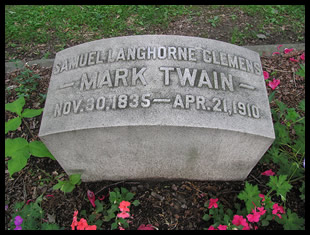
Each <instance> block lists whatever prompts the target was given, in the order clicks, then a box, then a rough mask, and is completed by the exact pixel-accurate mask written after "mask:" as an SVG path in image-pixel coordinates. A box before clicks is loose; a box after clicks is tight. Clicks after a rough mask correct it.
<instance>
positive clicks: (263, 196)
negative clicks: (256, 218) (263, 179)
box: [258, 171, 266, 202]
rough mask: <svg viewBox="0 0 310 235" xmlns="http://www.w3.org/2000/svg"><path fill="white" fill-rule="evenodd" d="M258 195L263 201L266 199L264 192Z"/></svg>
mask: <svg viewBox="0 0 310 235" xmlns="http://www.w3.org/2000/svg"><path fill="white" fill-rule="evenodd" d="M265 172H266V171H265ZM258 196H259V197H260V198H262V202H264V201H265V195H264V194H258Z"/></svg>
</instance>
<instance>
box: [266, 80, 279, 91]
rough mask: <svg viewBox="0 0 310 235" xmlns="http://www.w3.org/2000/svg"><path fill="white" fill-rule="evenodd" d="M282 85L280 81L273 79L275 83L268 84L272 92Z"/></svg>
mask: <svg viewBox="0 0 310 235" xmlns="http://www.w3.org/2000/svg"><path fill="white" fill-rule="evenodd" d="M279 84H280V80H279V79H275V78H274V79H273V81H272V82H271V81H270V82H269V83H268V86H269V87H271V89H272V90H274V89H276V87H277V86H278V85H279Z"/></svg>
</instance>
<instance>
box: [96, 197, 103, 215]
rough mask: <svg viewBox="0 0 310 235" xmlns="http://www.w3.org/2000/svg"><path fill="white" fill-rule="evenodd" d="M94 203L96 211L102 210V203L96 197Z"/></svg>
mask: <svg viewBox="0 0 310 235" xmlns="http://www.w3.org/2000/svg"><path fill="white" fill-rule="evenodd" d="M95 205H96V213H101V212H102V211H103V205H102V203H101V202H100V201H99V200H98V199H97V200H95Z"/></svg>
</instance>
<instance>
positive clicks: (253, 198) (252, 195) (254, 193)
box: [238, 181, 261, 213]
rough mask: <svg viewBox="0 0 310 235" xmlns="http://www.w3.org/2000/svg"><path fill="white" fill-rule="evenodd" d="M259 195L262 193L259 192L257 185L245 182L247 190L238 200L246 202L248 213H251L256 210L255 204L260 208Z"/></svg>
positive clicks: (240, 194)
mask: <svg viewBox="0 0 310 235" xmlns="http://www.w3.org/2000/svg"><path fill="white" fill-rule="evenodd" d="M259 194H260V191H259V190H258V186H257V185H254V186H253V185H251V184H250V183H248V182H247V181H246V182H245V188H244V190H243V191H241V192H240V193H239V195H238V198H239V199H240V200H243V201H244V202H245V205H246V208H247V211H248V213H250V212H251V211H252V209H254V207H255V206H254V204H255V205H256V206H257V207H260V200H261V198H260V197H259V196H258V195H259ZM253 203H254V204H253Z"/></svg>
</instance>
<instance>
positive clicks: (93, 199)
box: [87, 190, 96, 207]
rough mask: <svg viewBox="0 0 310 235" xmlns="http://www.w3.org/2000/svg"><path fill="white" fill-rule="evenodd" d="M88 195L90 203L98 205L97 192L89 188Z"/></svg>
mask: <svg viewBox="0 0 310 235" xmlns="http://www.w3.org/2000/svg"><path fill="white" fill-rule="evenodd" d="M87 197H88V200H89V201H90V203H91V204H92V206H93V207H96V205H95V194H94V193H93V192H92V191H90V190H87Z"/></svg>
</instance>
